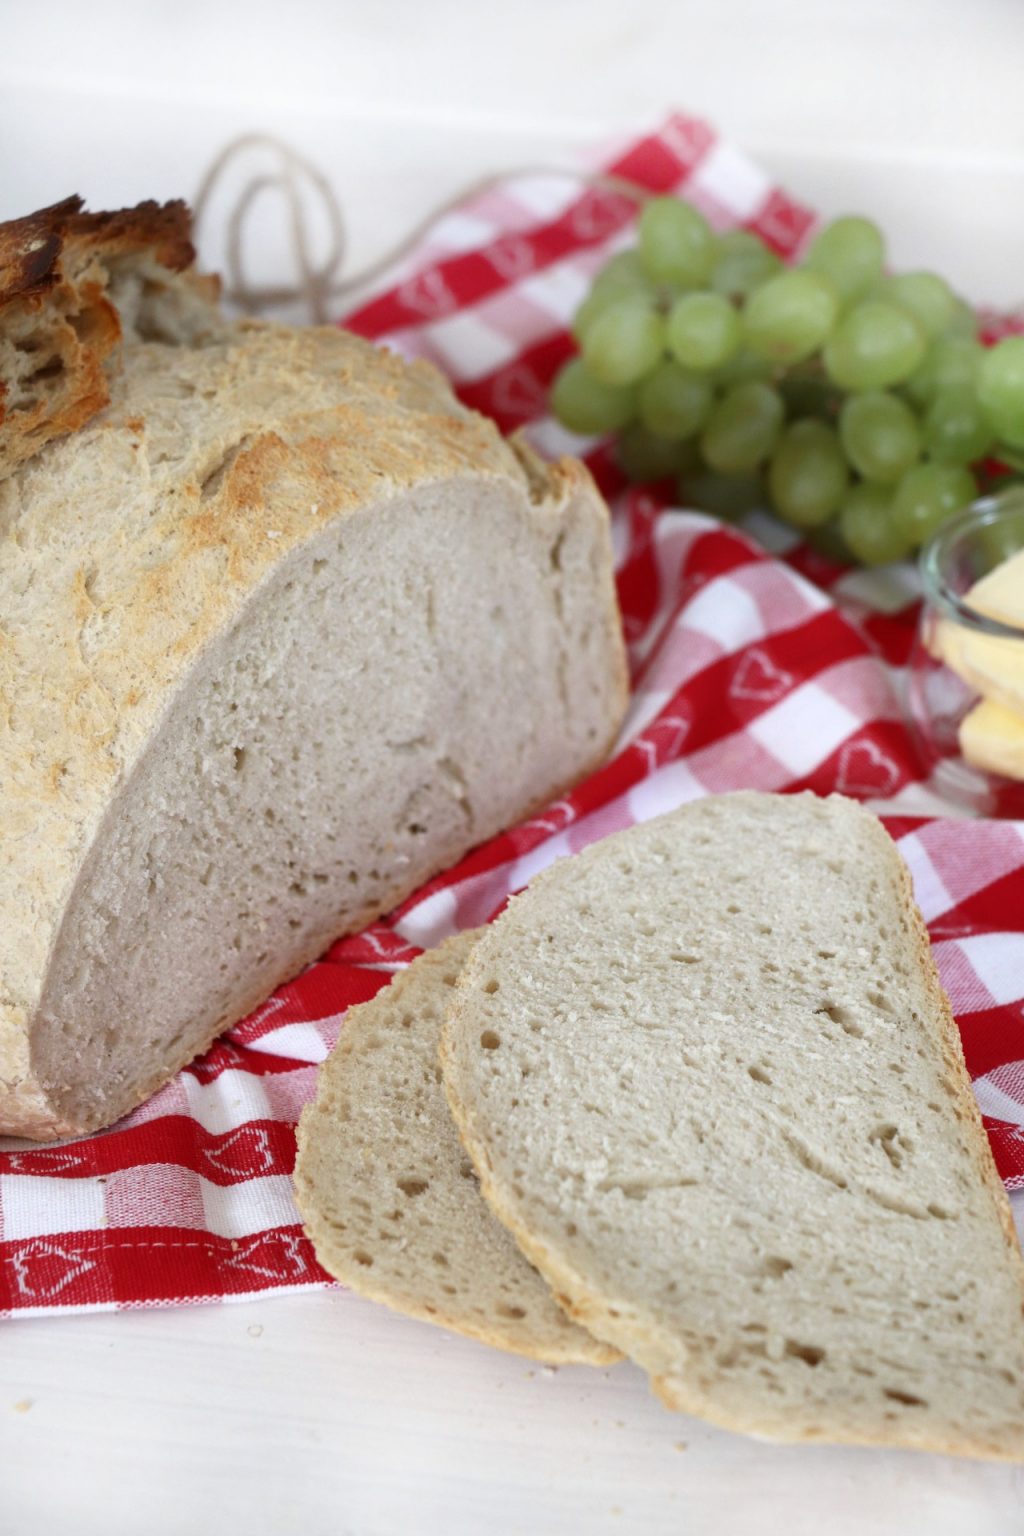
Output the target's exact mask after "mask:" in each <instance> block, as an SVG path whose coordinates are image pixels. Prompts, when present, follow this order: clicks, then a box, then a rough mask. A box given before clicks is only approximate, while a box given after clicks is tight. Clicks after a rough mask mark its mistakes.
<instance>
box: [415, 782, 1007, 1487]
mask: <svg viewBox="0 0 1024 1536" xmlns="http://www.w3.org/2000/svg"><path fill="white" fill-rule="evenodd" d="M830 798H833V799H840V798H842V797H840V796H832V797H830ZM858 810H860V808H859V807H858ZM862 814H863V816H864V825H865V832H866V834H867V835H869V836H871V837H873V838H875V837H877V838H879V839H882V840H884V846H885V853H886V857H887V858H888V859H892V858H893V857H895V861H896V864H898V866H899V878H900V883H901V889H902V898H901V899H902V906H903V910H904V913H905V915H906V917H907V919H908V921H909V923H910V925H911V929H912V932H913V936H914V945H915V948H916V952H917V963H918V966H919V967H920V971H921V974H922V977H923V979H924V981H925V985H926V988H927V991H928V994H929V997H930V1000H931V1002H932V1004H933V1010H934V1011H933V1015H932V1017H933V1018H934V1020H935V1025H936V1028H937V1032H938V1041H937V1043H938V1044H939V1046H940V1050H941V1053H942V1058H943V1061H944V1064H945V1066H946V1069H947V1072H948V1076H949V1081H950V1083H951V1085H952V1086H953V1087H954V1089H955V1101H956V1106H957V1109H958V1111H959V1113H960V1115H961V1116H962V1125H963V1126H964V1128H965V1129H966V1130H967V1133H968V1137H969V1140H970V1155H971V1161H972V1163H973V1164H974V1167H975V1170H976V1172H977V1174H978V1177H979V1180H980V1182H981V1184H982V1185H983V1187H984V1189H985V1190H986V1192H987V1194H988V1195H989V1197H990V1199H991V1201H992V1204H993V1207H994V1211H995V1214H996V1216H997V1219H998V1222H999V1227H1000V1230H1001V1233H1002V1237H1003V1239H1004V1242H1005V1245H1006V1258H1007V1264H1008V1266H1009V1269H1010V1272H1011V1274H1012V1276H1013V1279H1014V1283H1015V1285H1016V1287H1017V1290H1018V1292H1019V1295H1020V1303H1021V1314H1022V1316H1024V1258H1022V1256H1021V1251H1020V1248H1019V1245H1018V1242H1017V1238H1016V1231H1015V1227H1014V1221H1013V1213H1012V1211H1011V1209H1010V1203H1009V1200H1008V1198H1007V1195H1006V1191H1005V1189H1004V1187H1003V1183H1002V1180H1001V1179H1000V1177H999V1174H998V1171H997V1169H996V1166H995V1162H994V1160H993V1157H992V1150H991V1146H990V1144H989V1141H988V1137H987V1135H986V1133H985V1129H984V1124H983V1122H982V1119H981V1114H980V1111H979V1109H978V1106H977V1103H976V1101H975V1099H974V1095H973V1093H972V1091H971V1086H970V1078H969V1076H968V1074H967V1070H966V1066H965V1063H964V1058H963V1050H962V1045H961V1042H960V1035H959V1031H958V1030H957V1027H956V1021H955V1019H954V1017H953V1012H952V1008H951V1007H950V1003H949V999H948V997H947V995H946V993H945V991H944V989H943V987H942V983H941V981H940V979H939V975H938V971H937V969H936V966H935V962H934V959H933V957H932V953H931V947H930V943H929V939H928V933H927V929H926V928H925V925H924V920H923V918H922V917H921V914H920V911H919V909H918V907H917V904H916V902H915V900H914V894H913V887H912V884H911V880H910V874H909V871H908V870H907V868H906V866H905V864H904V863H903V861H902V859H900V858H899V855H898V854H897V853H896V852H895V849H894V847H893V845H892V842H891V839H890V838H889V837H888V834H887V833H886V832H885V830H884V828H883V827H882V826H881V823H879V822H878V821H877V819H876V818H875V817H873V816H869V815H868V813H866V812H863V813H862ZM622 835H625V836H628V834H620V836H622ZM545 878H546V876H545V875H541V877H540V879H542V880H543V879H545ZM519 899H521V898H519ZM514 902H515V898H514V899H513V905H514ZM499 923H500V919H499ZM498 931H500V929H499V930H498ZM483 965H484V960H483V958H482V947H481V946H479V945H478V946H477V947H476V948H475V949H474V951H473V952H472V953H471V954H470V956H469V959H468V961H467V964H466V966H465V967H464V969H463V971H462V973H461V975H460V977H459V981H458V983H457V985H456V988H455V990H454V994H453V998H452V1001H451V1003H450V1005H449V1008H448V1010H447V1013H446V1017H445V1023H444V1026H443V1028H442V1032H441V1041H440V1051H439V1054H440V1059H441V1064H442V1070H443V1074H444V1086H445V1092H446V1094H447V1097H448V1103H449V1107H450V1109H451V1112H452V1116H453V1118H454V1120H455V1123H456V1125H457V1127H458V1130H459V1134H460V1136H461V1138H462V1142H463V1145H464V1146H465V1148H466V1151H467V1153H468V1154H469V1157H470V1160H471V1161H472V1163H473V1166H474V1168H475V1169H476V1172H477V1176H478V1178H479V1180H480V1188H481V1191H482V1193H483V1195H484V1198H485V1199H486V1200H487V1202H488V1204H489V1205H490V1207H491V1209H492V1210H493V1211H494V1213H495V1215H496V1216H497V1217H498V1219H499V1220H500V1221H502V1222H503V1223H504V1225H505V1226H506V1227H507V1228H508V1230H509V1231H510V1232H511V1233H512V1235H513V1236H514V1237H515V1240H516V1242H517V1243H518V1244H519V1246H520V1248H521V1249H522V1251H523V1253H524V1254H525V1255H526V1257H527V1258H528V1259H529V1260H530V1262H531V1263H532V1264H534V1265H535V1266H536V1268H537V1269H538V1270H539V1271H540V1273H541V1274H542V1275H544V1277H545V1278H546V1279H547V1281H548V1283H549V1285H550V1286H551V1288H552V1290H553V1291H554V1293H555V1295H556V1296H557V1298H558V1300H559V1303H560V1304H561V1305H562V1306H563V1307H564V1308H565V1309H566V1311H567V1312H568V1313H569V1315H570V1316H571V1317H574V1318H576V1320H577V1321H578V1322H579V1323H581V1325H582V1326H583V1327H585V1328H587V1329H588V1331H590V1332H591V1333H593V1334H595V1335H596V1336H597V1337H599V1338H603V1339H606V1340H607V1341H608V1342H609V1343H610V1344H613V1345H615V1346H616V1347H617V1348H619V1349H621V1350H622V1351H623V1352H624V1353H626V1354H635V1353H636V1352H637V1350H638V1349H639V1350H640V1352H641V1353H643V1352H644V1351H645V1350H647V1349H651V1348H654V1349H656V1348H657V1347H658V1328H657V1326H656V1324H655V1322H654V1319H653V1317H645V1316H644V1315H643V1314H642V1313H641V1312H639V1311H638V1309H637V1307H636V1305H635V1303H633V1302H631V1301H630V1300H627V1299H626V1298H623V1297H616V1296H609V1295H607V1294H604V1293H602V1292H600V1291H599V1290H598V1289H596V1288H595V1287H594V1285H593V1284H592V1283H591V1281H590V1280H589V1279H588V1277H587V1276H586V1275H584V1274H582V1273H581V1272H580V1271H579V1270H578V1269H577V1268H576V1267H575V1266H574V1265H572V1264H571V1263H569V1262H568V1260H567V1258H566V1256H565V1254H564V1253H561V1252H558V1251H556V1250H554V1249H552V1248H551V1246H550V1245H549V1244H548V1243H546V1242H545V1241H544V1240H543V1239H542V1238H541V1237H540V1236H539V1235H538V1233H537V1232H535V1231H534V1230H532V1229H531V1227H530V1225H529V1224H528V1222H527V1221H524V1219H523V1216H522V1214H521V1212H520V1211H519V1209H518V1204H517V1201H516V1200H515V1199H514V1198H513V1196H512V1193H511V1191H510V1190H509V1188H507V1187H506V1186H505V1184H504V1183H503V1181H502V1180H501V1179H500V1178H499V1177H498V1176H497V1175H496V1174H495V1171H494V1168H493V1166H492V1163H491V1159H490V1153H489V1149H488V1145H487V1138H486V1134H483V1133H482V1130H481V1126H480V1124H479V1119H478V1116H477V1113H476V1111H475V1109H474V1107H473V1105H472V1104H471V1103H470V1102H469V1101H468V1100H467V1098H466V1097H464V1096H463V1094H462V1093H461V1091H460V1086H459V1073H458V1071H457V1069H456V1061H455V1058H456V1051H457V1045H456V1036H457V1033H458V1029H459V1021H460V1016H461V1014H462V1011H463V1009H464V1008H465V1006H466V1004H467V1003H468V1001H469V999H470V998H471V997H472V995H473V992H474V989H475V988H476V987H477V986H478V984H479V981H480V979H481V977H482V975H483V969H482V968H483ZM651 1385H652V1388H653V1390H654V1392H655V1393H656V1395H657V1396H658V1397H659V1399H660V1400H661V1401H662V1402H663V1403H664V1404H665V1406H666V1407H668V1408H672V1409H676V1410H678V1411H680V1412H686V1413H691V1414H694V1415H696V1416H698V1417H700V1418H704V1419H706V1420H708V1421H709V1422H710V1423H714V1424H717V1425H718V1426H719V1427H721V1428H723V1429H728V1430H734V1431H737V1432H740V1433H761V1434H764V1435H766V1436H767V1437H769V1438H772V1439H785V1440H788V1441H793V1442H805V1441H808V1442H809V1441H826V1442H830V1443H836V1442H837V1441H841V1442H842V1443H847V1444H856V1445H866V1446H867V1445H870V1446H894V1445H899V1446H904V1447H908V1448H912V1449H921V1450H929V1451H938V1452H942V1453H945V1454H949V1455H959V1456H970V1457H974V1458H977V1459H980V1460H991V1461H1021V1460H1024V1423H1022V1424H1021V1426H1020V1430H1019V1434H1018V1435H1017V1437H1016V1438H1015V1439H1014V1438H1011V1439H1009V1440H1005V1441H1003V1442H1001V1443H999V1444H994V1443H992V1442H991V1441H989V1440H986V1439H982V1438H980V1437H978V1438H970V1437H965V1438H958V1439H954V1438H952V1437H950V1438H945V1437H943V1436H941V1435H936V1434H935V1433H932V1432H930V1431H927V1430H922V1431H921V1432H918V1431H917V1430H916V1429H915V1427H914V1426H913V1425H907V1424H901V1425H900V1426H899V1429H898V1430H897V1429H895V1428H893V1427H889V1426H887V1425H886V1424H884V1423H883V1422H879V1426H878V1430H877V1433H873V1434H860V1433H850V1432H848V1431H847V1432H845V1433H837V1432H836V1430H835V1429H834V1428H833V1429H832V1430H831V1431H829V1430H825V1429H822V1430H821V1431H817V1432H813V1433H811V1432H808V1433H804V1432H802V1431H800V1430H794V1431H793V1432H792V1433H788V1434H780V1431H779V1425H778V1421H777V1420H770V1421H766V1422H765V1423H763V1424H759V1423H758V1422H757V1421H756V1417H755V1415H754V1414H752V1413H748V1414H747V1415H746V1416H744V1417H742V1418H741V1417H739V1416H736V1415H732V1414H729V1413H726V1412H723V1411H722V1410H721V1408H720V1407H719V1406H718V1405H717V1404H716V1403H715V1401H714V1400H713V1399H712V1400H709V1399H708V1397H707V1396H706V1395H705V1394H704V1392H703V1391H702V1390H701V1389H700V1387H699V1385H698V1384H697V1383H696V1382H689V1381H687V1380H686V1379H685V1378H682V1377H680V1376H678V1375H671V1376H668V1375H657V1374H652V1376H651Z"/></svg>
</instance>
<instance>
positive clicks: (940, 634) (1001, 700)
mask: <svg viewBox="0 0 1024 1536" xmlns="http://www.w3.org/2000/svg"><path fill="white" fill-rule="evenodd" d="M964 601H965V602H966V603H967V604H968V605H969V606H970V607H971V608H973V609H974V610H975V612H977V613H980V614H983V615H984V616H985V617H986V618H989V619H999V620H1000V621H1001V622H1002V623H1003V624H1011V625H1013V626H1014V627H1015V628H1019V629H1021V630H1022V631H1024V549H1022V550H1020V551H1018V553H1017V554H1015V555H1011V556H1010V558H1009V560H1004V561H1003V563H1002V564H1001V565H997V566H996V568H995V570H993V571H989V573H988V575H987V576H983V577H982V578H981V580H980V581H976V582H975V584H974V586H973V587H972V588H971V589H970V591H969V592H968V593H967V594H966V596H965V599H964ZM933 649H934V651H935V654H936V655H937V656H938V657H939V658H940V659H941V660H942V661H944V662H945V663H946V665H947V667H951V668H952V669H953V671H954V672H956V673H958V674H959V676H960V677H962V678H963V679H964V682H966V683H970V684H971V686H972V687H974V688H977V690H978V692H979V693H982V694H984V695H985V698H986V699H993V700H995V702H996V703H998V704H1001V705H1002V706H1003V707H1004V709H1005V710H1013V711H1016V712H1017V713H1018V714H1021V715H1024V638H1021V639H1020V640H1016V639H1011V638H1009V637H1008V636H1002V635H983V634H979V633H978V632H977V631H975V630H969V629H968V628H967V627H966V626H965V625H962V624H954V623H953V622H952V621H951V620H949V619H943V620H942V621H941V622H940V623H939V625H938V626H937V628H936V631H935V636H934V642H933ZM964 755H965V756H966V755H967V754H966V752H965V754H964Z"/></svg>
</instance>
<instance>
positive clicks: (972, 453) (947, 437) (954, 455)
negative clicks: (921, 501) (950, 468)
mask: <svg viewBox="0 0 1024 1536" xmlns="http://www.w3.org/2000/svg"><path fill="white" fill-rule="evenodd" d="M924 440H925V446H926V448H927V449H928V452H929V453H930V454H931V456H932V458H933V459H941V460H943V461H944V462H946V463H950V464H970V463H972V462H973V460H975V459H980V458H982V456H983V455H984V454H985V453H987V451H988V449H989V448H990V447H991V444H992V430H991V428H990V427H989V424H988V421H987V420H986V418H985V413H984V411H983V410H982V408H981V405H980V404H979V401H978V397H977V395H976V394H975V392H974V390H973V389H972V388H971V387H970V385H968V384H957V385H954V387H953V388H952V389H944V390H943V391H942V393H941V394H938V395H936V396H935V399H934V400H933V401H932V403H931V405H930V406H929V407H928V414H927V416H926V417H925V421H924Z"/></svg>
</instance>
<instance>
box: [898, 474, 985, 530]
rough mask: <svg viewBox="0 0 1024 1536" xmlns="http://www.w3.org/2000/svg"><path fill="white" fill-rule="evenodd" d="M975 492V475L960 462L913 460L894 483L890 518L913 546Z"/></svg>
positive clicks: (974, 494) (961, 507) (967, 502)
mask: <svg viewBox="0 0 1024 1536" xmlns="http://www.w3.org/2000/svg"><path fill="white" fill-rule="evenodd" d="M976 494H977V487H976V486H975V483H974V476H973V475H972V474H971V473H970V471H969V470H966V469H964V467H963V466H962V465H961V464H931V463H926V464H916V465H915V466H914V468H913V469H909V470H908V471H907V473H906V474H905V475H904V476H903V479H902V480H901V481H900V483H899V485H898V486H897V487H896V494H895V495H894V496H893V500H892V516H893V521H894V523H895V524H896V527H897V529H898V530H899V532H900V535H901V537H902V538H903V539H905V540H906V543H907V547H908V548H910V549H916V548H917V546H918V545H919V544H923V543H924V542H925V540H926V539H930V538H931V536H932V534H933V533H934V532H935V531H936V529H938V528H941V526H942V524H943V523H944V522H945V521H946V519H947V518H949V517H951V516H952V515H953V513H954V512H959V511H961V510H962V509H963V508H964V507H966V506H968V505H969V503H970V502H972V501H973V500H974V498H975V496H976Z"/></svg>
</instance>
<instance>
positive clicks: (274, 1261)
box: [224, 1231, 309, 1281]
mask: <svg viewBox="0 0 1024 1536" xmlns="http://www.w3.org/2000/svg"><path fill="white" fill-rule="evenodd" d="M224 1267H225V1269H244V1270H248V1271H249V1272H250V1273H251V1274H254V1275H263V1276H264V1277H266V1278H268V1279H271V1280H276V1281H280V1280H281V1278H282V1277H283V1278H284V1279H285V1280H289V1279H292V1280H305V1279H307V1278H308V1276H309V1266H308V1265H307V1263H306V1258H305V1253H304V1248H303V1238H302V1234H301V1233H299V1232H281V1231H277V1232H261V1233H260V1234H259V1236H258V1237H254V1238H253V1240H252V1242H251V1243H247V1244H246V1245H245V1247H244V1248H239V1249H238V1250H237V1252H235V1253H233V1254H232V1255H231V1257H230V1259H225V1260H224Z"/></svg>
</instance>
